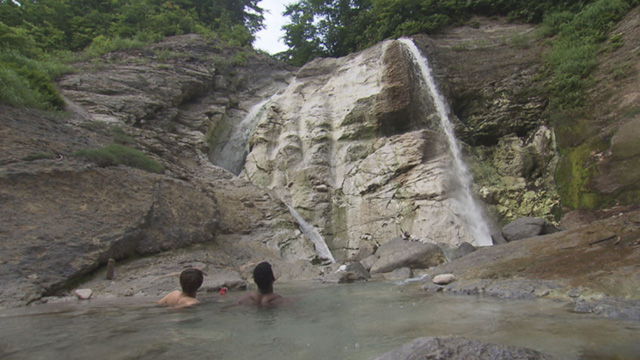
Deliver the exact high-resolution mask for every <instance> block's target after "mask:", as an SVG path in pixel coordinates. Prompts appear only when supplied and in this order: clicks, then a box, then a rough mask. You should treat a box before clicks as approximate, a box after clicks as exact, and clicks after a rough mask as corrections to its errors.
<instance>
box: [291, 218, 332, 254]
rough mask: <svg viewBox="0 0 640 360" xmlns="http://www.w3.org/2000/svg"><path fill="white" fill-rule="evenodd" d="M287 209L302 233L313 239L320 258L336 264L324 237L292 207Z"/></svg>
mask: <svg viewBox="0 0 640 360" xmlns="http://www.w3.org/2000/svg"><path fill="white" fill-rule="evenodd" d="M287 207H288V208H289V212H290V213H291V215H293V217H294V218H295V219H296V221H298V225H300V230H302V233H303V234H305V235H306V236H307V237H308V238H309V239H311V241H312V242H313V244H314V245H315V246H316V252H317V253H318V256H319V257H320V258H323V259H328V260H329V261H331V262H332V263H334V262H336V260H335V259H334V258H333V255H332V254H331V250H329V247H328V246H327V243H326V242H325V241H324V238H322V235H320V232H319V231H318V230H317V229H316V228H315V227H313V225H311V224H309V223H308V222H306V221H305V220H304V219H303V218H302V216H300V214H298V212H297V211H296V210H295V209H294V208H293V207H292V206H289V205H287Z"/></svg>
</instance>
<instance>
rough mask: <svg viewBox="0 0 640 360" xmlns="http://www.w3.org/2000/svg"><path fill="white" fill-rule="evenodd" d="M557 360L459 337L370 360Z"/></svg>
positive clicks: (424, 341) (422, 342) (419, 342)
mask: <svg viewBox="0 0 640 360" xmlns="http://www.w3.org/2000/svg"><path fill="white" fill-rule="evenodd" d="M410 359H433V360H467V359H482V360H496V359H532V360H533V359H541V360H542V359H555V358H554V357H552V356H551V355H547V354H544V353H541V352H538V351H535V350H532V349H526V348H518V347H514V346H504V345H497V344H489V343H482V342H479V341H475V340H470V339H467V338H464V337H459V336H444V337H425V338H418V339H415V340H413V341H411V342H409V343H406V344H404V345H402V346H400V347H399V348H396V349H393V350H391V351H389V352H387V353H385V354H383V355H380V356H374V357H372V358H370V359H369V360H410Z"/></svg>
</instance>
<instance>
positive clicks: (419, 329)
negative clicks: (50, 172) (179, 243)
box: [0, 283, 640, 360]
mask: <svg viewBox="0 0 640 360" xmlns="http://www.w3.org/2000/svg"><path fill="white" fill-rule="evenodd" d="M276 291H277V292H278V293H280V294H282V295H283V296H286V297H289V298H293V303H294V305H293V306H291V307H288V308H280V309H254V308H246V307H229V305H230V304H231V303H232V300H233V299H234V298H235V297H237V296H238V295H239V294H238V293H231V294H230V295H231V296H230V297H229V298H228V299H227V302H218V300H219V299H220V297H219V296H218V295H217V294H215V295H214V294H202V295H201V296H199V298H200V300H201V301H203V304H202V305H200V306H199V307H196V308H192V309H184V310H172V309H167V308H162V307H157V306H155V305H153V304H152V301H153V300H155V299H151V298H144V297H143V298H125V299H117V300H116V299H111V300H106V299H105V300H100V299H97V300H91V301H85V302H79V301H73V302H67V303H57V304H47V305H40V306H34V307H29V308H22V309H8V310H2V311H0V358H3V359H47V360H48V359H187V358H197V359H332V360H333V359H368V358H369V357H372V356H374V355H379V354H382V353H384V352H386V351H388V350H390V349H392V348H394V347H397V346H399V345H401V344H403V343H405V342H408V341H411V340H413V339H415V338H417V337H422V336H444V335H460V336H465V337H468V338H471V339H476V340H480V341H485V342H494V343H500V344H505V345H515V346H522V347H528V348H532V349H535V350H538V351H542V352H546V353H549V354H551V355H555V356H556V357H558V358H561V359H602V358H616V359H637V358H640V341H638V339H640V323H637V322H625V321H613V320H607V319H603V318H600V317H596V316H594V315H589V314H577V313H573V312H571V310H570V309H569V308H567V307H566V306H565V305H563V304H560V303H557V302H553V301H550V300H535V301H513V300H509V301H507V300H499V299H493V298H486V297H471V296H447V295H432V294H431V295H427V294H425V293H422V292H420V291H416V287H415V286H406V285H396V284H394V283H364V284H351V285H321V284H307V285H301V284H298V285H282V284H278V283H276Z"/></svg>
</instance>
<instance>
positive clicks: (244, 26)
mask: <svg viewBox="0 0 640 360" xmlns="http://www.w3.org/2000/svg"><path fill="white" fill-rule="evenodd" d="M258 2H259V0H234V1H228V0H173V1H171V0H170V1H167V0H137V1H120V0H95V1H87V0H47V1H21V2H20V3H21V5H20V6H18V5H16V4H15V3H13V2H12V1H0V46H1V47H2V49H3V50H2V54H0V87H1V89H2V93H1V94H0V101H2V102H3V103H7V104H11V105H14V106H29V107H37V108H43V109H58V108H61V107H62V106H63V102H62V99H61V98H60V96H59V95H58V94H57V91H56V90H55V86H54V85H53V80H54V79H55V78H56V77H57V76H59V75H60V74H62V73H64V72H66V71H69V70H68V69H66V70H63V69H62V68H63V67H62V66H61V65H62V61H65V60H68V59H69V56H68V54H69V53H71V52H75V53H77V52H80V51H83V55H82V57H84V58H91V57H98V56H100V55H103V54H106V53H108V52H112V51H115V50H127V49H134V48H140V47H141V46H143V45H145V44H148V43H150V42H154V41H158V40H160V39H162V38H163V37H165V36H170V35H180V34H185V33H192V32H198V33H201V34H206V35H207V36H208V37H210V38H213V37H217V38H219V39H222V40H224V41H226V42H228V43H229V44H231V45H234V46H250V45H251V43H252V42H253V40H254V35H255V33H256V32H257V31H259V30H260V29H261V28H262V21H263V19H264V18H263V16H262V9H261V8H260V7H259V6H258ZM216 33H217V34H219V36H218V35H215V34H216ZM55 58H57V59H58V60H55V61H52V60H51V59H55ZM76 58H77V56H76Z"/></svg>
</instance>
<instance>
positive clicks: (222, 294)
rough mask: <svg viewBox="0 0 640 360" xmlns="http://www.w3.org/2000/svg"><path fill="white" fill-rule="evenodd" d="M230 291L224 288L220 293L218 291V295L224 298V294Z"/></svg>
mask: <svg viewBox="0 0 640 360" xmlns="http://www.w3.org/2000/svg"><path fill="white" fill-rule="evenodd" d="M227 291H228V289H227V288H226V287H223V288H222V289H220V291H218V294H220V296H224V294H226V293H227Z"/></svg>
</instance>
